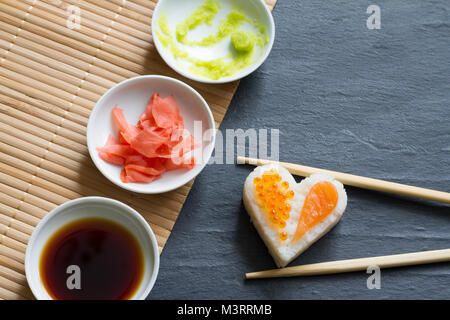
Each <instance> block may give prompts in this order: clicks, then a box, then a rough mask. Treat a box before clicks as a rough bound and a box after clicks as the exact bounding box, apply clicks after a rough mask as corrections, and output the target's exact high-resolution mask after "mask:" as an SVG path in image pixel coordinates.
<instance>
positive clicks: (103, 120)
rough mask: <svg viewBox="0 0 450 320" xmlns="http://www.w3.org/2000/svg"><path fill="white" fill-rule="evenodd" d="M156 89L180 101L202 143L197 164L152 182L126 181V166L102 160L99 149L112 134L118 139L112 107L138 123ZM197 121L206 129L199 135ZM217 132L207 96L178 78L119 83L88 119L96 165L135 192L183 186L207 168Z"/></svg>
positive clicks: (141, 78) (186, 123) (187, 122)
mask: <svg viewBox="0 0 450 320" xmlns="http://www.w3.org/2000/svg"><path fill="white" fill-rule="evenodd" d="M155 92H158V93H159V94H160V95H161V96H162V97H165V96H167V95H170V94H173V95H174V97H175V99H176V100H177V102H178V106H179V108H180V112H181V115H182V116H183V120H184V126H185V128H186V129H187V130H189V131H190V133H191V134H193V135H194V137H195V138H196V140H197V141H198V142H200V143H201V148H198V149H195V150H194V151H193V155H194V157H195V158H196V161H197V163H196V165H195V167H194V168H193V169H191V170H187V169H178V170H174V171H169V172H165V173H163V175H162V177H161V178H160V179H158V180H155V181H153V182H151V183H123V182H122V181H121V180H120V172H121V171H122V167H120V166H116V165H112V164H109V163H107V162H106V161H104V160H102V159H100V157H99V156H98V152H97V150H96V148H97V147H103V146H104V145H105V142H106V140H107V138H108V136H109V135H110V134H112V135H114V136H115V137H116V138H117V132H118V130H117V127H116V125H115V124H114V123H113V119H112V116H111V110H112V108H113V107H114V106H115V105H117V106H118V107H119V108H121V109H123V112H124V114H125V117H126V119H127V121H128V123H130V124H136V123H137V121H138V119H139V116H140V115H141V114H142V113H143V112H144V110H145V108H146V107H147V102H148V100H149V99H150V97H151V96H152V94H153V93H155ZM195 121H201V124H202V125H201V127H202V128H201V129H202V130H201V132H199V133H198V134H196V132H194V122H195ZM197 131H200V130H197ZM208 133H209V134H208ZM215 134H216V132H215V122H214V117H213V115H212V113H211V110H210V109H209V106H208V104H207V103H206V101H205V99H203V98H202V96H201V95H200V94H199V93H198V92H197V91H195V90H194V89H193V88H191V87H190V86H188V85H187V84H185V83H183V82H181V81H179V80H177V79H173V78H169V77H164V76H156V75H147V76H139V77H135V78H131V79H128V80H125V81H123V82H121V83H119V84H117V85H115V86H114V87H112V88H111V89H109V90H108V91H107V92H106V93H105V94H104V95H103V96H102V97H101V98H100V100H98V101H97V103H96V104H95V107H94V109H93V110H92V112H91V115H90V117H89V121H88V126H87V145H88V149H89V154H90V155H91V158H92V160H93V161H94V164H95V165H96V166H97V168H98V169H99V170H100V172H101V173H102V174H103V175H104V176H105V177H106V178H107V179H109V180H110V181H111V182H112V183H114V184H116V185H118V186H120V187H122V188H124V189H127V190H130V191H134V192H139V193H162V192H168V191H171V190H174V189H176V188H178V187H181V186H182V185H184V184H186V183H187V182H189V181H190V180H192V179H193V178H195V177H196V176H197V175H198V174H199V173H200V171H202V170H203V168H204V167H205V165H206V163H207V162H208V160H209V158H210V157H211V154H212V151H213V149H214V142H215ZM202 137H206V138H205V139H202Z"/></svg>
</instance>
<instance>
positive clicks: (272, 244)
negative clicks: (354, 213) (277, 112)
mask: <svg viewBox="0 0 450 320" xmlns="http://www.w3.org/2000/svg"><path fill="white" fill-rule="evenodd" d="M243 200H244V205H245V208H246V210H247V212H248V214H249V215H250V218H251V220H252V222H253V224H254V226H255V228H256V230H257V231H258V233H259V235H260V236H261V238H262V239H263V240H264V243H265V244H266V246H267V248H268V249H269V252H270V254H271V255H272V257H273V259H274V260H275V263H276V265H277V266H278V267H284V266H286V265H287V264H288V263H289V262H291V261H292V260H294V259H295V258H296V257H298V256H299V255H300V254H301V253H302V252H303V251H305V250H306V249H307V248H308V247H309V246H310V245H312V244H313V243H314V242H316V241H317V240H318V239H320V238H321V237H322V236H323V235H325V234H326V233H327V232H328V231H329V230H331V229H332V228H333V227H334V226H335V225H336V223H338V221H339V220H340V218H341V217H342V215H343V213H344V211H345V208H346V206H347V194H346V192H345V190H344V187H343V185H342V183H340V182H339V181H336V180H335V179H334V178H333V177H331V176H328V175H324V174H315V175H312V176H310V177H308V178H306V179H304V180H303V181H301V182H300V183H297V182H296V181H295V180H294V178H293V176H292V175H291V174H290V173H289V171H287V170H286V169H285V168H283V167H281V166H279V165H276V164H269V165H265V166H261V167H257V168H256V169H255V170H254V171H253V172H252V173H250V175H249V176H248V177H247V179H246V181H245V184H244V195H243Z"/></svg>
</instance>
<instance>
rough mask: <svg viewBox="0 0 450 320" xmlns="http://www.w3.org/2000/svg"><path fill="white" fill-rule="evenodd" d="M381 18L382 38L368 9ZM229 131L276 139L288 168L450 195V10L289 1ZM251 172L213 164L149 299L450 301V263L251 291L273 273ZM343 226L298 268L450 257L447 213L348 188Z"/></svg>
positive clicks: (230, 117) (439, 2)
mask: <svg viewBox="0 0 450 320" xmlns="http://www.w3.org/2000/svg"><path fill="white" fill-rule="evenodd" d="M371 4H377V5H379V6H380V7H381V29H380V30H369V29H367V27H366V19H367V17H368V14H366V9H367V7H368V6H369V5H371ZM273 14H274V18H275V22H276V27H277V32H276V41H275V44H274V48H273V51H272V53H271V55H270V56H269V58H268V60H267V62H266V63H265V64H264V65H263V66H262V67H261V68H260V69H259V70H257V71H256V72H255V73H253V74H252V75H250V76H249V77H247V78H246V79H243V80H242V82H241V84H240V86H239V89H238V91H237V93H236V96H235V98H234V99H233V101H232V104H231V106H230V109H229V110H228V113H227V115H226V117H225V119H224V121H223V123H222V126H221V129H222V130H225V129H227V128H230V129H237V128H243V129H247V128H256V129H259V128H278V129H280V131H281V135H280V152H281V154H280V160H282V161H288V162H294V163H301V164H305V165H311V166H316V167H322V168H328V169H332V170H339V171H344V172H349V173H354V174H359V175H365V176H369V177H375V178H380V179H386V180H391V181H396V182H400V183H406V184H412V185H417V186H421V187H426V188H434V189H438V190H443V191H450V139H449V138H450V52H449V49H450V2H448V1H447V0H435V1H419V0H413V1H410V0H396V1H381V0H379V1H377V2H376V3H373V2H369V1H356V0H352V1H344V0H341V1H322V0H311V1H291V0H280V1H279V2H278V4H277V6H276V8H275V10H274V12H273ZM250 170H252V168H251V167H249V166H237V165H209V166H207V167H206V169H205V170H204V171H203V172H202V174H201V175H200V176H199V177H198V178H197V180H196V182H195V184H194V187H193V189H192V191H191V193H190V195H189V197H188V200H187V201H186V203H185V205H184V208H183V211H182V213H181V214H180V217H179V219H178V221H177V223H176V225H175V227H174V230H173V232H172V235H171V237H170V238H169V241H168V242H167V244H166V247H165V249H164V252H163V254H162V256H161V269H160V273H159V277H158V280H157V282H156V284H155V287H154V289H153V291H152V292H151V294H150V296H149V298H150V299H215V298H217V299H316V298H319V299H355V298H358V299H421V298H424V299H437V298H441V299H449V298H450V263H442V264H435V265H426V266H415V267H407V268H399V269H391V270H382V272H381V289H380V290H376V289H374V290H369V289H367V286H366V280H367V277H368V274H366V273H364V272H357V273H350V274H340V275H330V276H320V277H307V278H290V279H269V280H257V281H246V280H244V273H245V272H249V271H257V270H264V269H269V268H274V266H275V265H274V263H273V261H272V258H271V257H270V255H269V254H268V252H267V250H266V248H265V246H264V244H263V242H262V241H261V239H260V238H259V237H258V235H257V233H256V231H255V229H254V228H253V226H252V225H251V223H250V221H249V218H248V216H247V214H246V212H245V210H244V209H243V206H242V194H241V190H242V186H243V182H244V179H245V178H246V176H247V174H248V173H249V172H250ZM347 193H348V196H349V202H348V207H347V211H346V213H345V214H344V217H343V218H342V220H341V222H340V223H339V224H338V225H337V226H336V227H335V228H334V229H333V230H332V231H331V232H330V233H329V234H327V235H326V236H325V237H323V238H322V239H321V240H319V241H318V242H317V243H316V244H314V245H313V246H312V247H311V248H310V249H309V250H307V251H306V252H305V253H304V254H303V255H301V256H300V257H299V258H298V259H297V260H295V261H294V262H293V263H291V265H298V264H306V263H314V262H321V261H330V260H340V259H349V258H359V257H367V256H377V255H388V254H396V253H407V252H414V251H421V250H433V249H444V248H450V231H449V230H450V228H449V226H450V208H449V206H445V205H441V204H436V203H429V202H422V201H417V200H410V199H405V198H400V197H396V196H392V195H387V194H381V193H377V192H370V191H364V190H359V189H355V188H347Z"/></svg>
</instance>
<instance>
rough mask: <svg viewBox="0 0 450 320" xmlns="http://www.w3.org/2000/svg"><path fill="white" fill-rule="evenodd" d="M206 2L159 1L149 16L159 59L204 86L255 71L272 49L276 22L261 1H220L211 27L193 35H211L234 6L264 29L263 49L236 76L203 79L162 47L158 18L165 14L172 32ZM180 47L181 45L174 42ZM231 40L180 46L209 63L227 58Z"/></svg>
mask: <svg viewBox="0 0 450 320" xmlns="http://www.w3.org/2000/svg"><path fill="white" fill-rule="evenodd" d="M204 2H205V0H189V1H186V0H159V1H158V3H157V5H156V7H155V10H154V12H153V16H152V35H153V41H154V43H155V46H156V49H157V50H158V52H159V54H160V56H161V57H162V58H163V60H164V61H165V62H166V63H167V64H168V65H169V66H170V67H171V68H172V69H173V70H175V71H176V72H178V73H179V74H181V75H183V76H184V77H186V78H189V79H192V80H195V81H198V82H204V83H227V82H232V81H235V80H238V79H241V78H243V77H245V76H247V75H249V74H250V73H252V72H253V71H255V70H256V69H257V68H259V67H260V66H261V65H262V64H263V63H264V61H265V60H266V59H267V57H268V56H269V53H270V51H271V50H272V46H273V42H274V39H275V23H274V20H273V17H272V14H271V12H270V10H269V8H268V7H267V5H266V4H265V2H264V0H246V1H235V0H220V4H221V6H222V7H221V8H220V11H219V13H218V14H217V17H216V18H215V19H214V21H213V23H212V26H208V25H204V24H203V25H199V26H198V27H196V28H195V29H194V30H193V31H192V32H193V34H194V35H193V38H195V40H200V39H203V38H205V37H207V36H209V35H211V34H212V33H215V32H217V30H218V24H219V21H220V20H221V19H223V18H224V17H225V16H226V15H227V14H228V13H229V12H231V8H232V6H233V5H236V4H237V5H238V6H239V7H240V9H242V10H243V11H244V12H245V13H246V14H247V15H248V16H249V17H250V18H252V19H254V20H256V21H257V22H258V24H259V25H260V26H264V27H265V28H266V31H267V37H268V41H267V43H266V44H265V45H264V46H263V48H262V52H261V54H260V55H259V57H257V58H256V60H255V61H254V62H253V63H251V64H249V65H248V66H246V67H245V68H243V69H241V70H239V71H237V72H236V73H234V74H232V75H230V76H226V77H222V78H219V79H210V78H207V77H204V76H200V75H197V74H194V73H192V72H190V71H189V70H187V68H185V67H184V66H182V65H181V64H180V63H179V61H178V60H177V58H176V57H174V55H173V53H171V52H170V50H168V49H167V48H165V47H164V45H163V44H162V42H161V40H160V39H159V37H158V32H159V33H160V32H161V28H160V27H159V19H160V17H161V14H162V13H164V14H165V15H166V16H167V18H168V19H167V20H168V26H169V27H170V29H172V30H175V29H176V26H177V24H178V23H180V22H181V21H183V20H184V19H186V18H187V17H188V16H189V15H190V14H191V13H192V12H193V11H195V10H196V8H198V7H199V6H200V5H202V4H203V3H204ZM177 44H178V45H179V44H180V43H179V42H177ZM230 46H232V45H231V41H230V39H229V37H228V39H225V40H223V41H221V42H220V43H218V44H217V45H214V46H208V47H198V46H191V47H190V46H182V50H184V51H186V52H187V53H189V56H193V57H196V58H199V57H200V58H201V59H202V60H204V61H210V60H214V59H218V58H222V57H225V56H227V55H228V54H229V53H230Z"/></svg>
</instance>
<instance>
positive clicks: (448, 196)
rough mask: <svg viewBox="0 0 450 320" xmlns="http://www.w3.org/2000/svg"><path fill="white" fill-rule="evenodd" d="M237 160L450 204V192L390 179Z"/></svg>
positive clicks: (354, 185)
mask: <svg viewBox="0 0 450 320" xmlns="http://www.w3.org/2000/svg"><path fill="white" fill-rule="evenodd" d="M237 162H238V163H240V164H251V165H256V166H262V165H265V164H270V163H274V164H279V165H281V166H283V167H285V168H286V169H287V170H288V171H289V172H290V173H292V174H295V175H298V176H303V177H308V176H310V175H312V174H315V173H325V174H328V175H331V176H333V177H335V178H336V179H337V180H339V181H340V182H342V183H343V184H345V185H349V186H353V187H358V188H363V189H369V190H376V191H381V192H388V193H394V194H399V195H402V196H407V197H413V198H419V199H424V200H431V201H437V202H442V203H447V204H450V193H448V192H442V191H436V190H431V189H425V188H419V187H414V186H409V185H405V184H400V183H395V182H389V181H384V180H378V179H373V178H367V177H361V176H356V175H353V174H348V173H343V172H337V171H331V170H325V169H319V168H313V167H307V166H302V165H299V164H293V163H287V162H278V161H273V160H263V159H255V158H247V157H238V159H237Z"/></svg>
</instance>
